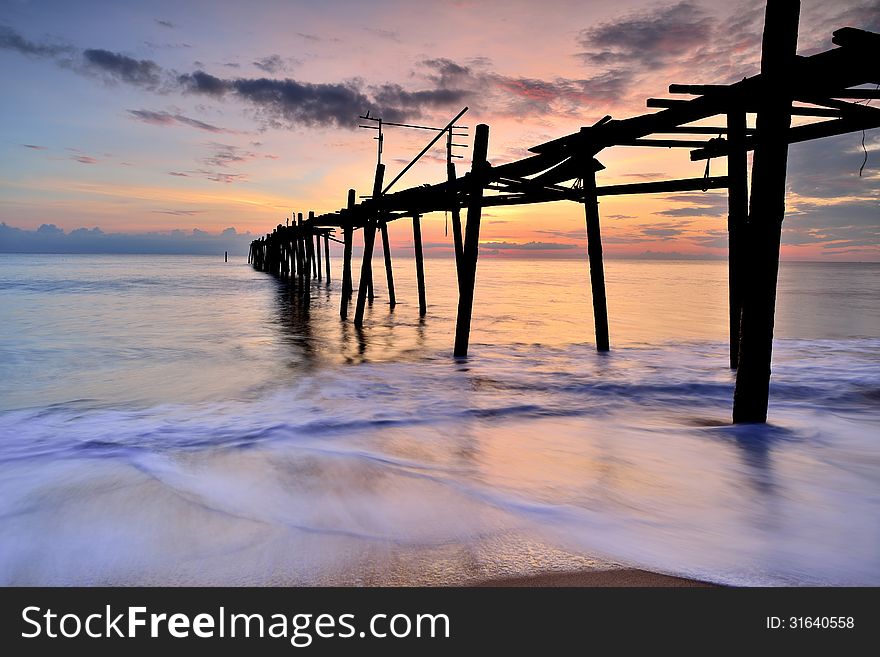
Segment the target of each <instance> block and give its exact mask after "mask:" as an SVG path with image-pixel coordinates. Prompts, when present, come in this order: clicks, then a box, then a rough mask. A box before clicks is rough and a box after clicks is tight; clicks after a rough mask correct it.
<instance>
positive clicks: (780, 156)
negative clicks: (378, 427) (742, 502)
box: [249, 0, 880, 422]
mask: <svg viewBox="0 0 880 657" xmlns="http://www.w3.org/2000/svg"><path fill="white" fill-rule="evenodd" d="M799 13H800V3H799V2H798V1H797V0H770V1H769V2H768V4H767V9H766V13H765V23H764V33H763V42H762V53H761V69H760V73H759V74H758V75H755V76H753V77H750V78H745V79H743V80H742V81H740V82H736V83H734V84H728V85H694V84H673V85H670V87H669V92H670V93H671V94H684V95H690V96H692V97H691V98H686V99H662V98H658V99H649V100H648V101H647V106H648V107H654V108H663V109H661V110H660V111H658V112H656V113H651V114H643V115H640V116H635V117H631V118H627V119H622V120H615V119H612V118H611V117H608V116H606V117H605V118H603V119H602V120H600V121H598V122H597V123H595V124H594V125H591V126H589V127H584V128H581V129H580V131H578V132H576V133H573V134H569V135H566V136H564V137H560V138H559V139H555V140H553V141H550V142H547V143H544V144H539V145H537V146H534V147H532V148H530V149H529V151H530V152H531V153H533V155H531V156H530V157H526V158H524V159H521V160H518V161H515V162H510V163H507V164H502V165H499V166H492V165H491V164H490V163H489V162H488V161H487V149H488V141H489V127H488V126H487V125H478V126H477V127H476V132H475V135H474V140H473V151H472V162H471V170H470V171H469V172H468V173H466V174H465V175H463V176H461V177H457V176H456V173H455V166H454V164H453V163H452V161H451V159H450V160H448V163H447V179H446V180H445V181H444V182H442V183H439V184H433V185H423V186H419V187H413V188H410V189H405V190H402V191H398V192H393V193H392V192H390V191H389V188H390V185H387V186H384V174H385V167H384V165H383V164H381V160H380V163H379V164H378V165H377V167H376V174H375V179H374V184H373V190H372V195H371V196H370V197H368V198H367V199H366V200H364V201H363V202H360V203H358V202H357V200H356V195H355V191H354V190H349V192H348V203H347V206H346V207H345V208H343V209H341V210H337V211H335V212H329V213H325V214H320V215H316V214H315V213H314V212H309V213H308V215H307V216H306V217H303V215H302V214H301V213H300V214H299V215H298V216H296V217H294V219H295V220H294V221H293V223H292V225H289V226H284V225H279V226H278V227H277V228H275V230H274V231H273V232H272V233H270V234H268V235H266V236H265V237H263V238H260V239H258V240H256V241H254V242H253V243H252V244H251V249H250V260H249V261H250V262H252V263H253V265H254V267H256V268H257V269H259V270H261V271H265V272H269V273H272V274H274V275H277V276H281V277H288V278H291V279H293V280H298V281H301V282H303V283H305V287H304V289H308V286H309V284H310V280H311V279H312V278H320V277H321V275H322V272H321V270H322V266H321V250H322V249H321V247H322V242H323V251H324V268H325V269H326V273H325V275H326V278H327V280H328V281H329V279H330V250H329V241H330V240H336V241H339V240H338V239H337V238H336V237H333V236H332V234H333V233H334V231H335V229H340V230H341V231H342V236H343V239H342V242H343V243H344V255H343V263H342V296H341V301H340V315H341V317H342V319H343V320H345V319H346V318H347V317H348V313H349V305H350V302H351V299H352V296H353V293H354V291H355V290H356V291H357V299H356V302H355V310H354V318H353V319H354V325H355V326H356V327H358V328H362V327H363V320H364V308H365V304H366V303H367V299H368V297H369V298H372V293H373V292H372V291H373V270H372V257H373V247H374V243H375V239H376V231H377V230H378V231H379V232H380V234H381V236H382V241H383V250H384V254H385V274H386V279H387V285H388V296H389V301H390V303H391V305H392V306H393V305H394V303H395V293H394V278H393V272H392V268H391V256H390V252H389V247H388V229H387V226H388V222H391V221H395V220H398V219H411V221H412V227H413V242H414V248H415V259H416V268H417V279H418V293H419V308H420V313H421V314H422V315H424V314H425V312H426V302H425V276H424V267H423V260H422V241H421V231H420V218H421V216H422V215H424V214H426V213H429V212H450V213H451V219H452V233H453V243H454V247H455V264H456V269H457V274H458V290H459V301H458V315H457V320H456V332H455V349H454V355H455V356H456V357H459V358H461V357H466V356H467V352H468V340H469V337H470V324H471V316H472V313H473V305H474V286H475V282H476V275H477V256H478V252H479V241H480V215H481V211H482V208H484V207H491V206H506V205H520V204H531V203H547V202H551V201H561V200H566V201H574V202H576V203H580V204H583V206H584V212H585V214H586V237H587V245H588V257H589V266H590V285H591V287H592V299H593V315H594V321H595V336H596V347H597V349H598V350H599V351H607V350H608V349H609V348H610V340H609V331H608V312H607V309H606V301H605V278H604V270H603V263H602V239H601V231H600V219H599V205H598V197H600V196H607V195H614V194H647V193H656V192H676V191H694V190H703V191H705V190H707V189H710V188H716V189H717V188H721V189H727V190H728V204H729V205H728V232H729V304H730V365H731V367H733V368H736V370H737V373H736V387H735V392H734V400H733V420H734V422H765V421H766V418H767V405H768V396H769V383H770V362H771V350H772V341H773V321H774V313H775V304H776V279H777V272H778V266H779V247H780V239H781V230H782V221H783V217H784V214H785V186H786V167H787V158H788V145H789V144H792V143H796V142H803V141H809V140H813V139H819V138H823V137H829V136H833V135H840V134H845V133H850V132H855V131H861V130H865V129H869V128H874V127H878V126H880V109H877V108H873V107H870V106H868V105H867V102H866V101H867V100H871V99H876V98H880V94H878V91H877V87H876V86H875V87H874V88H873V89H872V88H865V87H864V85H868V84H871V85H878V86H880V35H878V34H875V33H872V32H866V31H863V30H858V29H855V28H850V27H844V28H841V29H838V30H837V31H835V32H834V33H833V39H832V41H833V43H834V44H835V45H836V46H837V47H835V48H832V49H830V50H828V51H825V52H821V53H818V54H815V55H811V56H809V57H803V56H798V55H797V54H796V46H797V33H798V20H799ZM463 112H464V110H463V111H462V113H463ZM750 113H753V114H755V115H756V118H755V123H754V125H755V127H754V128H749V127H747V125H748V124H747V114H750ZM460 116H461V113H460V114H459V115H458V116H457V117H455V119H453V120H452V121H451V122H450V123H449V124H448V125H447V126H446V127H445V128H442V129H439V131H440V132H439V133H438V136H439V135H440V134H443V133H445V134H446V135H447V136H448V142H449V143H451V141H452V135H453V134H454V129H455V127H456V126H455V125H454V124H455V121H456V120H457V119H458V118H459V117H460ZM793 116H794V117H817V119H818V120H816V121H815V122H812V123H806V124H802V125H795V126H792V117H793ZM710 117H719V118H720V121H717V122H718V123H721V122H723V123H724V125H721V126H714V125H710V126H704V125H701V126H694V125H691V124H692V123H694V122H697V121H701V120H703V119H708V118H710ZM363 118H369V117H368V116H367V117H363ZM701 135H702V136H703V137H702V139H701V138H700V136H701ZM708 135H723V136H719V137H715V138H707V137H706V136H708ZM380 137H381V134H380ZM435 141H436V139H435ZM432 143H433V142H432ZM380 144H381V141H380ZM429 146H430V144H429ZM618 146H648V147H660V148H670V147H678V148H686V149H690V158H691V160H704V159H708V158H713V157H726V158H727V172H728V173H727V175H726V176H720V177H708V176H704V177H701V178H692V179H684V180H666V181H660V182H645V183H634V184H624V185H606V186H599V185H598V184H597V181H596V172H597V171H600V170H602V169H603V168H604V167H603V165H602V164H601V163H600V162H599V161H598V160H597V159H596V156H597V155H599V154H600V153H601V152H602V151H604V150H606V149H608V148H612V147H618ZM749 151H754V157H753V161H752V175H751V190H750V189H749V177H748V163H747V154H748V152H749ZM423 152H424V151H423ZM398 178H399V176H398ZM395 181H396V179H395ZM395 181H392V183H393V182H395ZM570 181H574V184H573V185H571V186H565V185H563V183H569V182H570ZM461 209H466V211H467V212H466V223H465V225H464V227H462V222H461V217H460V213H461ZM359 229H360V230H361V233H362V235H363V245H364V253H363V262H362V265H361V269H360V282H359V285H358V286H357V288H355V287H354V286H353V282H352V274H351V257H352V240H353V234H354V232H355V231H356V230H359Z"/></svg>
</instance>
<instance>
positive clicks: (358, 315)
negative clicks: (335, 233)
mask: <svg viewBox="0 0 880 657" xmlns="http://www.w3.org/2000/svg"><path fill="white" fill-rule="evenodd" d="M384 178H385V165H384V164H377V165H376V177H375V179H374V180H373V203H374V208H373V209H372V210H373V211H374V212H375V213H376V217H377V218H376V219H372V218H370V219H367V221H366V222H365V223H364V231H363V232H364V259H363V262H362V264H361V279H360V284H359V285H358V298H357V305H356V306H355V311H354V325H355V326H357V327H361V326H363V325H364V307H365V306H366V302H367V290H368V286H369V288H372V280H373V246H374V244H375V242H376V224H377V222H378V216H379V214H380V212H381V199H382V182H383V180H384Z"/></svg>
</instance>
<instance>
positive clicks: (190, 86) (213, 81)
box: [177, 71, 230, 96]
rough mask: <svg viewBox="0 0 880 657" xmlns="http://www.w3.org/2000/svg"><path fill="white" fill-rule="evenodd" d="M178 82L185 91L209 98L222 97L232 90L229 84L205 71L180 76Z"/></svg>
mask: <svg viewBox="0 0 880 657" xmlns="http://www.w3.org/2000/svg"><path fill="white" fill-rule="evenodd" d="M177 82H178V83H179V84H180V86H181V87H183V89H184V91H188V92H190V93H196V94H206V95H208V96H222V95H223V94H225V93H226V92H227V91H229V89H230V85H229V83H228V82H226V81H225V80H221V79H220V78H218V77H214V76H213V75H210V74H209V73H205V72H204V71H195V72H194V73H185V74H183V75H180V76H178V78H177Z"/></svg>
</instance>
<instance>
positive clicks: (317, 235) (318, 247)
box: [315, 233, 323, 281]
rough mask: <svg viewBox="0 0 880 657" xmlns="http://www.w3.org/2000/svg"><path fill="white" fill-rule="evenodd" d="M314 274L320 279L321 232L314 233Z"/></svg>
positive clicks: (321, 275)
mask: <svg viewBox="0 0 880 657" xmlns="http://www.w3.org/2000/svg"><path fill="white" fill-rule="evenodd" d="M315 275H316V277H317V278H318V280H319V281H320V280H322V278H323V273H322V272H321V233H315Z"/></svg>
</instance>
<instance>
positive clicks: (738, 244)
mask: <svg viewBox="0 0 880 657" xmlns="http://www.w3.org/2000/svg"><path fill="white" fill-rule="evenodd" d="M745 140H746V113H745V111H743V110H737V111H733V112H728V114H727V143H728V151H727V153H728V154H727V178H728V189H727V244H728V247H727V248H728V260H727V265H728V276H727V278H728V293H729V294H728V301H729V304H728V305H729V310H730V314H729V318H730V368H731V369H736V367H737V363H738V362H739V334H740V330H739V329H740V321H741V320H742V293H743V290H742V288H743V280H742V279H743V274H744V271H745V267H744V263H743V253H742V250H743V244H742V242H743V240H744V239H745V230H746V220H747V218H748V214H749V172H748V159H747V153H748V151H747V150H746V143H745Z"/></svg>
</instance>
